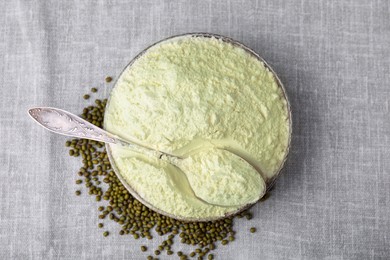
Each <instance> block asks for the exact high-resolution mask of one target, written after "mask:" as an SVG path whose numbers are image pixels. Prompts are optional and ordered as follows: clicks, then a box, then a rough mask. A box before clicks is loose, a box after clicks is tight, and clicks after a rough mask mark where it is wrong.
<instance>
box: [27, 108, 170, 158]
mask: <svg viewBox="0 0 390 260" xmlns="http://www.w3.org/2000/svg"><path fill="white" fill-rule="evenodd" d="M28 114H29V115H30V116H31V118H32V119H34V120H35V121H36V122H37V123H38V124H40V125H41V126H43V127H44V128H46V129H47V130H50V131H52V132H54V133H57V134H61V135H66V136H71V137H77V138H84V139H91V140H95V141H99V142H104V143H110V144H120V145H123V146H126V147H128V148H130V149H132V150H133V151H135V152H139V153H142V154H146V155H149V156H153V157H157V158H162V157H171V156H172V155H169V154H166V153H163V152H160V151H158V150H155V149H153V148H150V147H147V146H142V145H139V144H136V143H132V142H129V141H125V140H123V139H121V138H120V137H118V136H116V135H114V134H112V133H109V132H107V131H105V130H103V129H101V128H100V127H97V126H95V125H93V124H91V123H89V122H88V121H86V120H84V119H82V118H80V117H78V116H76V115H74V114H72V113H69V112H67V111H65V110H62V109H58V108H52V107H34V108H31V109H29V110H28ZM163 155H166V156H163ZM163 159H165V158H163Z"/></svg>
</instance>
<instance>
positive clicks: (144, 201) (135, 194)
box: [105, 33, 292, 222]
mask: <svg viewBox="0 0 390 260" xmlns="http://www.w3.org/2000/svg"><path fill="white" fill-rule="evenodd" d="M180 37H205V38H211V37H213V38H216V39H219V40H222V41H223V42H226V43H230V44H232V45H234V46H236V47H239V48H241V49H243V50H245V51H246V52H248V53H249V54H251V55H252V56H253V57H255V58H256V59H258V60H259V61H261V62H262V63H263V64H264V66H265V67H266V68H267V69H268V70H269V71H270V72H271V73H272V75H273V76H274V79H275V81H276V83H277V85H278V87H279V88H280V89H281V90H282V93H283V96H284V99H285V100H286V106H287V110H288V117H287V120H288V125H289V133H288V144H287V146H286V151H285V156H284V158H283V160H282V162H281V164H280V167H279V169H278V170H277V171H276V173H275V174H274V176H273V177H272V178H271V179H268V180H267V181H266V187H267V188H266V190H267V191H269V190H270V189H271V188H272V186H273V185H274V183H275V180H276V179H277V177H278V176H279V175H280V173H281V170H282V168H283V167H284V165H285V162H286V160H287V157H288V153H289V149H290V144H291V131H292V127H291V126H292V121H291V108H290V104H289V101H288V98H287V95H286V91H285V88H284V86H283V84H282V82H281V81H280V79H279V77H278V76H277V75H276V73H275V72H274V70H273V69H272V68H271V67H270V66H269V64H268V63H267V62H266V61H265V60H264V59H263V58H261V57H260V56H259V55H258V54H257V53H256V52H254V51H253V50H252V49H250V48H249V47H247V46H245V45H244V44H242V43H240V42H238V41H236V40H233V39H231V38H228V37H225V36H222V35H217V34H211V33H186V34H181V35H175V36H172V37H169V38H166V39H163V40H161V41H158V42H156V43H154V44H152V45H150V46H149V47H147V48H146V49H144V50H143V51H141V52H140V53H139V54H138V55H137V56H136V57H135V58H134V59H133V60H131V61H130V63H129V64H128V65H127V66H126V67H125V68H124V69H123V71H122V72H121V74H120V75H119V77H118V79H119V78H120V77H121V76H122V74H123V73H124V72H125V71H126V70H127V69H128V68H129V67H130V66H132V65H133V63H134V62H135V61H136V60H137V59H139V58H140V57H141V56H142V55H143V54H144V53H146V52H147V51H148V50H149V49H150V48H151V47H153V46H155V45H158V44H160V43H163V42H166V41H171V40H175V39H176V38H180ZM118 79H117V80H116V82H115V84H114V88H115V86H116V85H117V82H118ZM110 97H111V94H110V96H109V98H108V101H107V107H109V105H110V99H111V98H110ZM107 111H108V110H106V112H105V113H107ZM106 150H107V154H108V158H109V160H110V163H111V166H112V168H113V170H114V172H115V174H116V175H117V177H118V179H119V180H120V181H121V183H122V184H123V186H124V187H125V188H126V189H127V190H128V191H129V193H130V194H131V195H132V196H133V197H135V198H136V199H137V200H139V201H140V202H141V203H142V204H144V205H145V206H147V207H148V208H150V209H151V210H153V211H155V212H157V213H159V214H162V215H165V216H168V217H170V218H174V219H178V220H181V221H199V222H204V221H214V220H218V219H222V218H226V217H231V216H233V215H235V214H238V213H240V212H242V211H244V210H245V209H248V208H249V207H251V206H253V205H254V204H256V203H257V202H258V201H259V200H260V199H261V198H259V199H258V200H257V201H255V202H253V203H250V204H247V205H245V206H243V207H240V208H238V209H237V210H234V211H230V212H228V213H226V214H225V215H224V216H219V217H212V218H207V217H206V218H190V217H181V216H175V215H172V214H170V213H168V212H165V211H163V210H160V209H158V208H156V207H154V206H153V205H152V204H150V203H149V202H148V201H146V200H145V199H144V198H142V197H141V196H140V195H139V194H138V193H137V192H136V191H135V190H134V189H133V188H132V187H131V186H130V184H129V183H128V182H127V181H126V180H125V178H124V177H122V175H121V174H120V172H119V169H118V167H117V166H116V164H115V160H114V158H113V155H112V150H111V147H110V145H109V144H106Z"/></svg>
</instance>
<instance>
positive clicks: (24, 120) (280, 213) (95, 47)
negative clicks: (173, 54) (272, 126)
mask: <svg viewBox="0 0 390 260" xmlns="http://www.w3.org/2000/svg"><path fill="white" fill-rule="evenodd" d="M0 21H1V22H0V58H1V63H0V71H1V75H0V76H1V77H0V84H1V97H0V120H1V125H0V145H1V147H2V149H1V151H0V165H1V169H0V200H1V202H0V259H145V258H146V256H147V255H148V254H150V253H151V251H149V253H148V254H147V253H141V251H140V249H139V247H140V246H141V245H143V244H145V245H148V247H149V248H150V249H152V248H155V247H157V245H158V243H159V242H161V241H162V239H163V238H160V237H158V236H157V235H155V238H156V239H154V240H152V241H145V240H134V239H133V238H132V237H130V236H119V235H117V234H116V231H119V226H118V225H116V223H110V222H108V221H106V223H107V225H106V226H107V229H108V230H111V231H113V232H112V233H113V235H112V236H109V237H107V238H104V237H103V236H102V231H103V230H101V229H98V228H97V223H98V222H99V220H98V218H97V215H98V213H97V206H98V204H97V203H96V202H95V201H94V199H93V198H92V197H88V196H87V195H85V193H86V192H85V189H83V195H82V197H77V196H75V195H74V192H75V190H76V189H77V186H76V184H75V180H76V179H77V175H76V172H77V169H78V168H79V167H80V162H79V160H77V159H73V158H70V157H68V156H67V149H66V148H65V147H64V142H65V140H66V138H64V137H61V136H58V135H55V134H52V133H50V132H48V131H46V130H44V129H43V128H41V127H39V126H38V125H36V124H35V123H33V122H32V120H31V119H29V117H28V115H27V113H26V110H27V108H29V107H31V106H35V105H45V106H53V107H58V108H64V109H66V110H69V111H71V112H74V113H79V112H80V111H81V109H82V107H83V106H84V104H85V102H84V100H83V99H82V95H83V94H84V93H87V92H88V91H89V89H90V88H91V87H98V89H99V92H98V93H97V94H96V95H94V97H101V98H104V97H107V96H108V94H109V92H110V90H111V88H112V84H105V83H104V78H105V76H106V75H112V76H114V77H116V76H118V75H119V73H120V72H121V70H122V69H123V68H124V66H125V65H126V64H127V63H128V62H129V61H130V60H131V59H132V58H133V57H134V56H135V55H136V54H137V53H138V52H140V51H141V50H142V49H144V48H145V47H147V46H148V45H150V44H152V43H154V42H156V41H158V40H161V39H163V38H165V37H168V36H172V35H176V34H181V33H186V32H211V33H217V34H222V35H225V36H229V37H232V38H234V39H236V40H239V41H241V42H243V43H244V44H246V45H248V46H249V47H251V48H252V49H254V50H255V51H256V52H258V53H259V54H260V55H261V56H262V57H263V58H265V59H266V60H267V61H268V62H269V63H270V65H271V66H272V67H273V68H274V69H275V71H276V72H277V73H278V75H279V76H280V78H281V80H282V82H283V83H284V84H285V87H286V90H287V93H288V95H289V98H290V102H291V105H292V110H293V138H292V147H291V153H290V156H289V160H288V162H287V164H286V167H285V170H284V172H283V174H282V175H281V176H280V178H279V179H278V180H277V183H276V186H275V189H274V190H273V191H272V195H271V197H270V198H269V199H268V200H267V201H266V202H264V203H261V204H257V205H256V206H255V207H254V208H253V212H254V218H253V219H252V220H250V221H246V220H244V219H240V220H238V221H236V222H235V227H236V230H237V231H238V232H237V236H236V241H235V242H234V243H231V244H229V246H225V247H224V246H219V247H218V250H217V251H216V252H215V254H216V257H217V259H389V258H390V171H389V170H390V115H389V103H390V102H389V96H390V76H389V75H390V5H389V1H387V0H373V1H369V0H368V1H367V0H344V1H340V0H331V1H308V0H306V1H305V0H299V1H287V0H286V1H282V0H266V1H244V0H239V1H226V0H209V1H168V0H167V1H149V0H139V1H75V0H74V1H31V2H28V1H20V0H13V1H2V3H1V4H0ZM89 102H92V101H89ZM86 197H88V198H86ZM252 226H254V227H257V229H258V231H257V233H255V234H251V233H249V228H250V227H252ZM104 230H105V229H104ZM157 237H158V238H157ZM173 248H174V250H175V251H177V250H178V249H182V250H183V251H185V252H189V250H190V248H189V247H185V246H182V245H181V244H180V243H179V242H177V243H175V244H174V246H173ZM166 258H167V257H166V255H165V253H164V254H163V256H162V257H161V259H166ZM167 259H171V258H170V257H168V258H167Z"/></svg>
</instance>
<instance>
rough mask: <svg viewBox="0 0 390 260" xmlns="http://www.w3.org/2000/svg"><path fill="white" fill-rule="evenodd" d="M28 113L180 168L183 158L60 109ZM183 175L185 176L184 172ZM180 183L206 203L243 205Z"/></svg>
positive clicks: (53, 126) (63, 130)
mask: <svg viewBox="0 0 390 260" xmlns="http://www.w3.org/2000/svg"><path fill="white" fill-rule="evenodd" d="M28 114H29V115H30V116H31V118H32V119H33V120H34V121H36V122H37V123H38V124H39V125H41V126H43V127H44V128H46V129H47V130H50V131H52V132H54V133H57V134H61V135H66V136H71V137H77V138H84V139H91V140H95V141H99V142H104V143H110V144H119V145H122V146H125V147H127V148H130V149H131V150H133V151H135V152H138V153H141V154H144V155H147V156H151V157H155V158H158V159H161V160H164V161H167V162H168V163H170V164H172V165H174V166H176V167H177V168H179V169H180V161H181V160H184V159H185V158H182V157H180V156H176V155H173V154H170V153H167V152H163V151H160V150H156V149H154V148H152V147H149V146H145V145H141V144H138V143H135V142H131V141H128V140H124V139H122V138H120V137H119V136H117V135H114V134H112V133H110V132H107V131H105V130H103V129H101V128H99V127H97V126H95V125H93V124H91V123H89V122H88V121H86V120H84V119H82V118H80V117H78V116H76V115H74V114H72V113H70V112H67V111H65V110H62V109H58V108H52V107H35V108H30V109H29V110H28ZM181 172H182V171H181ZM184 175H185V176H186V174H185V173H184ZM232 181H234V180H232ZM182 185H185V186H188V187H189V188H190V189H191V190H192V193H193V195H194V196H195V197H196V198H198V199H199V200H201V201H203V202H205V203H207V204H210V205H215V206H220V207H237V206H243V205H220V204H215V203H214V202H210V201H207V199H206V198H201V197H199V196H197V194H196V192H195V191H194V189H193V188H192V187H191V185H190V183H189V181H188V179H187V183H186V184H184V183H182ZM179 188H180V187H179ZM263 195H264V194H263Z"/></svg>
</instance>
